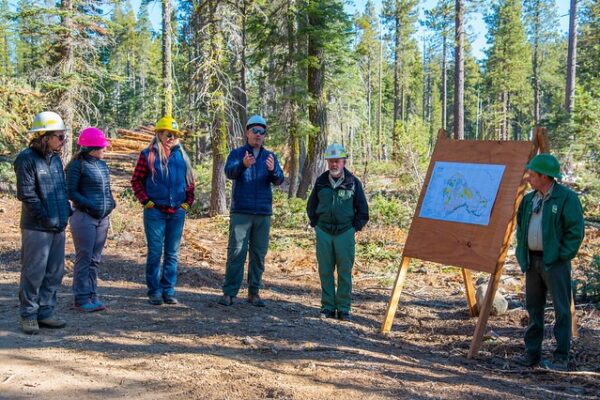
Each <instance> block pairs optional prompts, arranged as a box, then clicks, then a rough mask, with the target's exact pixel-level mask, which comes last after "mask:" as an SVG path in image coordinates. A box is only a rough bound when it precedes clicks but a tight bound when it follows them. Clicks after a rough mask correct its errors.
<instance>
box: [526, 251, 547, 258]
mask: <svg viewBox="0 0 600 400" xmlns="http://www.w3.org/2000/svg"><path fill="white" fill-rule="evenodd" d="M529 254H531V255H532V256H534V257H544V252H543V251H538V250H529Z"/></svg>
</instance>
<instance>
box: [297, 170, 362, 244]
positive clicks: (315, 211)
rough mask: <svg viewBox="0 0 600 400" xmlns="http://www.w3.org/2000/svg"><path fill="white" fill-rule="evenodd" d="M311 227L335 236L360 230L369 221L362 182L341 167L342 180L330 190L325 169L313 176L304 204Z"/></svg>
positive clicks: (327, 173) (327, 172)
mask: <svg viewBox="0 0 600 400" xmlns="http://www.w3.org/2000/svg"><path fill="white" fill-rule="evenodd" d="M306 213H307V214H308V218H309V219H310V225H311V226H312V227H315V226H318V227H319V228H321V229H322V230H323V231H325V232H327V233H329V234H331V235H337V234H340V233H343V232H345V231H347V230H348V229H350V228H354V229H355V230H356V231H360V230H361V229H362V228H363V226H365V225H366V223H367V221H369V205H368V204H367V199H366V197H365V192H364V190H363V187H362V183H361V182H360V181H359V180H358V178H356V177H355V176H354V175H352V174H351V173H350V171H348V170H347V169H346V168H344V182H342V184H341V185H340V186H338V187H337V188H335V189H333V187H332V186H331V183H330V182H329V171H325V172H324V173H323V174H321V176H319V177H318V178H317V181H316V182H315V186H314V187H313V190H312V192H311V194H310V197H309V198H308V203H307V204H306Z"/></svg>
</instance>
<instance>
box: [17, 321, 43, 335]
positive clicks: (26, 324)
mask: <svg viewBox="0 0 600 400" xmlns="http://www.w3.org/2000/svg"><path fill="white" fill-rule="evenodd" d="M21 330H22V331H23V332H25V333H26V334H28V335H36V334H37V333H39V331H40V327H39V325H38V322H37V319H27V318H21Z"/></svg>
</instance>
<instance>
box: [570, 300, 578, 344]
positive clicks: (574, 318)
mask: <svg viewBox="0 0 600 400" xmlns="http://www.w3.org/2000/svg"><path fill="white" fill-rule="evenodd" d="M571 336H572V337H574V338H576V337H577V336H579V333H578V332H577V314H576V313H575V297H573V291H571Z"/></svg>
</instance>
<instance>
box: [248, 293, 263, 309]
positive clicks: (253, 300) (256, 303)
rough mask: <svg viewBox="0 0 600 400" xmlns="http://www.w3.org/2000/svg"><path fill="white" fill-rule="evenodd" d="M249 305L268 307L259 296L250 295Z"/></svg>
mask: <svg viewBox="0 0 600 400" xmlns="http://www.w3.org/2000/svg"><path fill="white" fill-rule="evenodd" d="M248 303H250V304H252V305H253V306H254V307H264V306H266V304H265V302H264V301H263V300H262V299H261V298H260V296H259V295H258V294H249V295H248Z"/></svg>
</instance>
